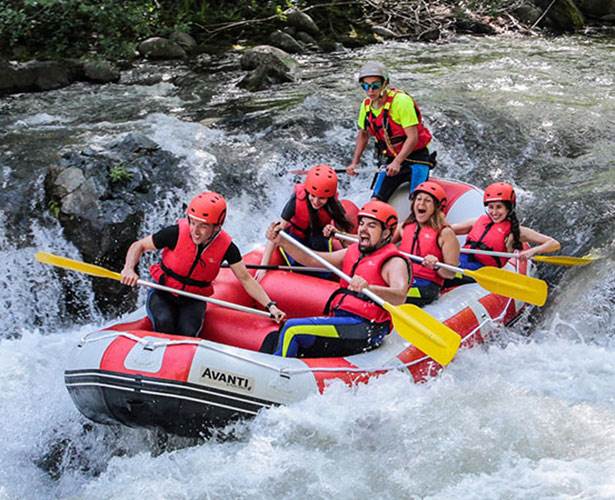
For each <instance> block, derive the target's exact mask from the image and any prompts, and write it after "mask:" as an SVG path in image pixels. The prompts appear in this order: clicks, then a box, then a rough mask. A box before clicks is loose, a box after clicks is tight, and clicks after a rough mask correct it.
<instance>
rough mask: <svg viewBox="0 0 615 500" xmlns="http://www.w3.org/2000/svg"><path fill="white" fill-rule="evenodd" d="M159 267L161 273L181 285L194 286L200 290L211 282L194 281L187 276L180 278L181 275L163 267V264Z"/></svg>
mask: <svg viewBox="0 0 615 500" xmlns="http://www.w3.org/2000/svg"><path fill="white" fill-rule="evenodd" d="M160 267H161V268H162V271H163V272H164V274H166V275H168V276H170V277H171V278H173V279H175V280H177V281H179V282H180V283H181V284H182V285H185V286H196V287H200V288H206V287H208V286H210V285H211V281H201V280H195V279H193V278H190V277H189V276H182V275H181V274H178V273H176V272H175V271H173V269H170V268H168V267H167V266H165V265H164V263H163V262H161V263H160ZM191 271H192V270H191Z"/></svg>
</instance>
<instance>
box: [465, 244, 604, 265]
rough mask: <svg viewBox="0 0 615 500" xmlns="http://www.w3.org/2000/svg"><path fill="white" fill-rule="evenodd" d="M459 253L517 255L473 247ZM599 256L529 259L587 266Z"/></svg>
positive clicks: (512, 256)
mask: <svg viewBox="0 0 615 500" xmlns="http://www.w3.org/2000/svg"><path fill="white" fill-rule="evenodd" d="M461 253H475V254H480V255H493V256H494V257H507V258H509V259H512V258H514V257H518V255H517V254H514V253H507V252H490V251H488V250H475V249H473V248H462V249H461ZM598 259H599V257H592V256H590V255H587V256H585V257H572V256H570V255H534V257H532V258H531V260H535V261H536V262H544V263H545V264H553V265H554V266H568V267H572V266H587V265H588V264H591V263H592V262H593V261H595V260H598Z"/></svg>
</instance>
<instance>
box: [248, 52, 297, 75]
mask: <svg viewBox="0 0 615 500" xmlns="http://www.w3.org/2000/svg"><path fill="white" fill-rule="evenodd" d="M239 64H240V65H241V69H243V70H252V69H256V68H258V67H259V66H262V65H263V64H267V65H272V66H278V67H280V68H282V69H283V70H284V71H285V72H286V73H293V72H294V71H295V69H296V68H297V61H295V60H294V59H293V57H292V56H291V55H290V54H288V53H287V52H284V51H283V50H281V49H278V48H277V47H272V46H271V45H258V46H256V47H253V48H251V49H248V50H246V51H245V52H244V54H243V55H242V56H241V59H239Z"/></svg>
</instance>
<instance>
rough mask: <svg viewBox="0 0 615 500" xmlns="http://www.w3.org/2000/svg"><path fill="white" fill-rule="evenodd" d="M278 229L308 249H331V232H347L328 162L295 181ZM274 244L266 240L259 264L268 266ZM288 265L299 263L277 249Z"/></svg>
mask: <svg viewBox="0 0 615 500" xmlns="http://www.w3.org/2000/svg"><path fill="white" fill-rule="evenodd" d="M278 225H279V226H280V229H283V230H286V231H288V233H289V234H290V235H291V236H293V237H294V238H296V239H297V240H299V241H300V242H301V243H303V244H304V245H306V246H308V247H310V248H311V249H312V250H316V251H320V252H330V251H332V250H333V249H334V248H333V244H332V241H331V240H332V238H331V237H332V235H333V232H334V231H335V230H336V229H337V230H341V231H346V232H350V231H352V229H353V224H352V223H351V221H350V219H349V217H348V215H347V213H346V210H345V209H344V207H343V206H342V203H341V202H340V201H339V199H338V196H337V174H336V173H335V170H333V169H332V168H331V167H330V166H329V165H325V164H321V165H316V166H315V167H312V168H311V169H310V171H309V172H308V174H307V178H306V179H305V183H303V184H296V185H295V190H294V193H293V194H292V196H291V197H290V199H289V200H288V202H287V203H286V205H285V207H284V209H283V210H282V217H281V220H280V221H279V222H278ZM275 248H276V246H275V245H274V244H273V243H272V242H271V241H268V242H267V246H266V247H265V251H264V253H263V257H262V259H261V265H268V264H269V261H270V260H271V256H272V254H273V251H274V250H275ZM280 252H281V253H282V255H283V257H284V259H285V260H286V262H287V264H288V265H300V264H297V263H296V262H295V260H294V259H293V258H291V257H290V256H288V255H287V254H286V253H285V252H284V250H283V249H281V248H280ZM265 273H266V270H264V269H261V270H259V271H258V272H257V273H256V275H255V278H256V279H257V280H258V281H260V280H261V279H263V277H264V276H265Z"/></svg>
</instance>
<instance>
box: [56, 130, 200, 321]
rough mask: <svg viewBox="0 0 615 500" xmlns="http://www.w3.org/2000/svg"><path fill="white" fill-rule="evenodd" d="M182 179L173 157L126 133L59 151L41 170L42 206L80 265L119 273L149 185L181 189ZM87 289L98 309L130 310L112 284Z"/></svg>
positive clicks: (151, 197)
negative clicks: (106, 141) (52, 213)
mask: <svg viewBox="0 0 615 500" xmlns="http://www.w3.org/2000/svg"><path fill="white" fill-rule="evenodd" d="M186 178H188V175H187V172H183V171H181V169H180V166H179V160H178V159H176V158H175V157H173V156H172V155H171V154H170V153H168V152H166V151H163V150H161V149H160V148H159V147H158V145H157V144H156V143H155V142H153V141H151V140H150V139H148V138H147V137H145V136H143V135H140V134H129V135H127V136H125V137H123V138H121V139H118V140H116V141H113V142H111V143H109V144H107V145H105V146H104V147H102V148H99V149H96V150H94V149H92V148H86V149H84V150H82V151H79V152H67V153H65V154H64V155H63V156H62V158H61V160H60V162H59V164H58V165H55V166H53V167H51V168H49V170H48V172H47V176H46V179H45V195H46V202H47V205H48V206H49V207H55V213H56V216H57V218H58V220H59V221H60V224H61V225H62V227H63V229H64V234H65V235H66V237H67V239H68V240H69V241H71V242H72V243H73V244H74V245H75V246H76V247H77V248H78V249H79V251H80V252H81V255H82V256H83V258H84V260H85V261H87V262H93V263H97V264H100V265H103V266H105V267H108V268H110V269H121V268H122V267H123V262H124V256H125V254H126V250H127V249H128V246H129V245H130V244H131V243H132V241H134V240H135V239H137V238H138V237H139V236H140V232H139V231H140V227H141V224H142V222H143V214H144V212H145V211H146V210H150V209H151V206H152V205H153V204H154V203H155V202H156V198H157V196H156V189H155V187H156V186H158V187H165V186H174V187H181V188H183V187H184V186H185V181H183V180H182V179H186ZM93 286H94V293H95V294H96V297H97V302H98V305H99V306H100V307H101V309H103V310H105V311H113V312H117V311H126V310H128V309H130V307H132V305H133V304H132V302H131V301H130V300H126V290H125V289H123V288H122V287H119V286H117V284H115V283H113V282H111V283H110V282H108V280H94V282H93Z"/></svg>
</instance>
